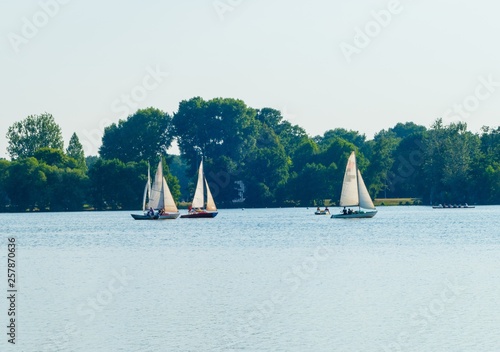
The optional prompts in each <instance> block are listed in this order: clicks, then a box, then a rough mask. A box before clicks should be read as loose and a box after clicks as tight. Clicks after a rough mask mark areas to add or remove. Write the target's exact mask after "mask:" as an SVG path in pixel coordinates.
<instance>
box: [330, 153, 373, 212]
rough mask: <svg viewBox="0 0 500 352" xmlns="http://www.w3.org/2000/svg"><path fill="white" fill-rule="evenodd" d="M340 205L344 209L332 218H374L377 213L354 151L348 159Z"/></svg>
mask: <svg viewBox="0 0 500 352" xmlns="http://www.w3.org/2000/svg"><path fill="white" fill-rule="evenodd" d="M340 206H341V207H344V209H343V210H342V211H341V213H340V214H334V215H332V216H331V218H332V219H359V218H373V217H374V216H375V214H377V210H376V209H375V205H373V201H372V199H371V197H370V194H369V193H368V190H367V189H366V186H365V183H364V182H363V178H362V177H361V173H360V172H359V170H358V166H357V164H356V155H355V153H354V152H352V153H351V155H350V156H349V159H348V160H347V166H346V169H345V173H344V183H343V184H342V193H341V194H340ZM347 207H358V210H355V211H353V210H352V209H346V208H347ZM361 208H364V209H370V210H371V211H365V210H362V209H361Z"/></svg>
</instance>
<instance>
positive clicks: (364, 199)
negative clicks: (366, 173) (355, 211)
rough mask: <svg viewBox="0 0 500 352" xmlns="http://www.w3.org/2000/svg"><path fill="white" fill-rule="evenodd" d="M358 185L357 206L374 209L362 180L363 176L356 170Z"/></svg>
mask: <svg viewBox="0 0 500 352" xmlns="http://www.w3.org/2000/svg"><path fill="white" fill-rule="evenodd" d="M358 185H359V206H360V207H361V208H365V209H375V205H374V204H373V202H372V198H371V197H370V194H369V193H368V190H367V189H366V186H365V183H364V182H363V177H361V173H360V172H359V170H358Z"/></svg>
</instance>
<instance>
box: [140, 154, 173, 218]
mask: <svg viewBox="0 0 500 352" xmlns="http://www.w3.org/2000/svg"><path fill="white" fill-rule="evenodd" d="M148 200H149V202H148ZM146 203H148V205H149V210H147V211H146ZM142 211H143V214H130V215H131V216H132V217H133V218H134V220H171V219H177V218H178V217H179V215H180V213H179V211H178V210H177V206H176V205H175V201H174V198H173V197H172V193H170V189H169V188H168V184H167V181H166V180H165V177H163V165H162V160H161V159H160V162H159V163H158V168H157V169H156V173H155V179H154V182H153V187H151V176H150V172H149V166H148V181H147V182H146V186H145V187H144V195H143V200H142Z"/></svg>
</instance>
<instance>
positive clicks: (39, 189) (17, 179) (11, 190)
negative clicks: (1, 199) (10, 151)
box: [5, 157, 47, 211]
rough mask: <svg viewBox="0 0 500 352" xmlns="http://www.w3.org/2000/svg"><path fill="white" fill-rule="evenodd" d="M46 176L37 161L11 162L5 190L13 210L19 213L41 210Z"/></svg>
mask: <svg viewBox="0 0 500 352" xmlns="http://www.w3.org/2000/svg"><path fill="white" fill-rule="evenodd" d="M46 185H47V176H46V175H45V173H44V172H43V168H42V167H41V165H40V163H39V162H38V160H36V159H35V158H33V157H31V158H26V159H19V160H16V161H13V162H12V163H11V164H10V166H9V168H8V170H7V175H6V176H5V189H6V192H7V195H8V197H9V198H10V201H11V206H12V208H13V209H17V210H20V211H25V210H33V209H35V208H41V209H42V210H44V209H43V208H44V203H45V202H44V201H43V196H44V193H45V189H46Z"/></svg>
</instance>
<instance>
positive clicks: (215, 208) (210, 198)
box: [205, 179, 217, 211]
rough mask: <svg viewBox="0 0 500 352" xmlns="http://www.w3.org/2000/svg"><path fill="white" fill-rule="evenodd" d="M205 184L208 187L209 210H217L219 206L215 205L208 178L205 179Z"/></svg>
mask: <svg viewBox="0 0 500 352" xmlns="http://www.w3.org/2000/svg"><path fill="white" fill-rule="evenodd" d="M205 185H206V187H207V210H208V211H216V210H217V207H216V206H215V202H214V198H213V197H212V192H210V187H208V182H207V180H206V179H205Z"/></svg>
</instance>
